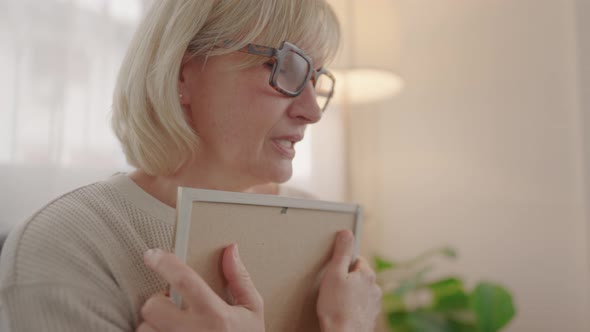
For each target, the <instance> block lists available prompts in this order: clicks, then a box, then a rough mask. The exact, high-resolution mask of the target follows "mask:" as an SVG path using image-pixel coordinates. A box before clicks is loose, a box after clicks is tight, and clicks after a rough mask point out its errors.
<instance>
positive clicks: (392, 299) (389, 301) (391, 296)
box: [381, 292, 406, 312]
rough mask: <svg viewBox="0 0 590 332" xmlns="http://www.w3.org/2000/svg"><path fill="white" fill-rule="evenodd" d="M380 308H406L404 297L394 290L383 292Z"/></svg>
mask: <svg viewBox="0 0 590 332" xmlns="http://www.w3.org/2000/svg"><path fill="white" fill-rule="evenodd" d="M381 308H382V309H383V311H385V312H396V311H403V310H405V309H406V305H405V303H404V299H403V298H402V297H401V296H398V295H397V294H395V293H394V292H389V293H386V294H383V298H382V299H381Z"/></svg>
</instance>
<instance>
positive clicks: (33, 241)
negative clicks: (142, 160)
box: [0, 174, 175, 332]
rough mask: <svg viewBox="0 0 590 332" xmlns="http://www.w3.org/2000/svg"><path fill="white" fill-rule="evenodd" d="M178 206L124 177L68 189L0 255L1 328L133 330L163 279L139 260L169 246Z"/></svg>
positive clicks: (163, 286)
mask: <svg viewBox="0 0 590 332" xmlns="http://www.w3.org/2000/svg"><path fill="white" fill-rule="evenodd" d="M174 221H175V210H174V209H173V208H171V207H169V206H167V205H165V204H164V203H162V202H160V201H158V200H157V199H155V198H154V197H152V196H150V195H149V194H147V193H146V192H144V191H143V190H142V189H141V188H140V187H139V186H137V185H136V184H135V183H134V182H133V181H132V180H131V179H129V178H128V177H127V176H126V175H123V174H119V175H115V176H113V177H112V178H110V179H108V180H107V181H104V182H98V183H95V184H91V185H88V186H85V187H82V188H80V189H77V190H74V191H72V192H70V193H67V194H65V195H63V196H61V197H59V198H58V199H56V200H54V201H53V202H51V203H49V204H48V205H47V206H45V207H43V208H42V209H41V210H40V211H38V212H37V213H35V214H34V215H33V216H32V217H31V218H30V219H29V220H27V221H26V222H24V223H22V224H20V225H18V226H17V227H16V229H14V230H13V231H12V232H11V234H10V236H9V237H8V239H7V242H6V244H5V246H4V248H3V250H2V256H1V258H0V331H19V332H20V331H86V332H89V331H132V330H134V329H135V328H136V327H137V325H138V323H139V321H140V316H139V310H140V309H141V306H142V305H143V303H144V302H145V300H146V299H147V298H148V297H149V296H151V295H152V294H154V293H156V292H159V291H163V290H165V289H166V284H165V283H164V281H163V280H162V279H160V278H159V277H158V276H157V275H156V274H154V273H153V272H151V271H150V270H149V269H148V268H147V267H146V266H145V265H144V264H143V258H142V257H143V253H144V252H145V251H146V250H147V249H149V248H163V249H167V250H170V248H171V245H172V236H173V232H174Z"/></svg>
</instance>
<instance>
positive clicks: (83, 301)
mask: <svg viewBox="0 0 590 332" xmlns="http://www.w3.org/2000/svg"><path fill="white" fill-rule="evenodd" d="M125 312H126V308H125V307H124V306H123V305H122V304H121V302H120V301H117V300H116V299H115V298H112V297H109V296H108V295H106V294H104V293H98V292H96V291H92V290H83V289H78V288H75V287H72V286H70V285H61V284H31V285H28V284H27V285H13V286H9V287H7V288H5V289H3V290H2V291H1V293H0V314H1V316H0V321H1V322H2V323H0V324H1V325H0V330H1V331H64V332H67V331H117V332H122V331H131V330H132V327H131V326H130V324H129V321H128V319H127V317H126V315H125Z"/></svg>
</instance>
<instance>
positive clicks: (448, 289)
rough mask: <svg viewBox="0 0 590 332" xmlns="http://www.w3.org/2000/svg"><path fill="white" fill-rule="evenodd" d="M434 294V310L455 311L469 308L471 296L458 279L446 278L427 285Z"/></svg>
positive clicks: (432, 306)
mask: <svg viewBox="0 0 590 332" xmlns="http://www.w3.org/2000/svg"><path fill="white" fill-rule="evenodd" d="M426 286H427V287H428V288H429V289H430V291H431V293H432V305H431V308H432V309H433V310H440V311H454V310H465V309H468V308H469V296H468V295H467V293H466V292H465V289H464V288H463V282H462V281H461V280H460V279H458V278H446V279H441V280H437V281H435V282H431V283H429V284H427V285H426Z"/></svg>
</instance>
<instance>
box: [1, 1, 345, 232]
mask: <svg viewBox="0 0 590 332" xmlns="http://www.w3.org/2000/svg"><path fill="white" fill-rule="evenodd" d="M149 1H150V0H143V1H142V0H125V1H120V0H9V1H6V0H5V1H2V2H0V73H1V74H0V186H1V187H2V189H3V190H1V191H0V209H1V211H2V213H0V233H2V232H6V231H7V230H8V229H10V228H11V227H12V226H13V225H14V224H15V223H16V222H19V221H21V220H23V219H25V218H26V217H27V216H28V215H30V214H31V213H33V212H34V211H35V210H36V209H38V208H40V207H42V206H43V205H44V204H45V203H47V202H48V201H49V200H50V199H52V198H54V197H56V196H57V195H59V194H61V193H64V192H66V191H68V190H71V189H73V188H75V187H78V186H81V185H84V184H87V183H90V182H93V181H97V180H101V179H104V178H106V177H108V176H109V175H110V174H112V173H114V172H116V171H127V170H129V169H130V168H129V167H128V166H127V165H126V162H125V158H124V156H123V154H122V152H121V150H120V147H119V144H118V142H117V141H116V138H115V137H114V135H113V134H112V132H111V129H110V126H109V118H110V108H111V106H110V105H111V96H112V92H113V89H114V84H115V80H116V75H117V72H118V69H119V65H120V63H121V61H122V59H123V56H124V54H125V51H126V48H127V45H128V43H129V41H130V39H131V37H132V34H133V32H134V29H135V27H136V24H137V23H138V20H139V19H140V17H141V15H142V13H143V12H144V11H145V8H146V6H147V3H148V2H149ZM331 116H332V117H337V116H336V115H331ZM333 121H335V122H333V123H332V124H322V125H320V127H318V128H316V129H314V131H315V132H316V133H315V134H314V133H312V132H308V134H309V135H308V136H309V137H308V138H307V139H306V141H305V142H302V144H301V146H300V147H299V150H298V157H297V158H296V160H295V169H296V172H295V174H294V177H293V179H292V180H291V182H290V184H291V185H293V186H296V187H300V188H302V189H305V190H308V191H312V192H315V193H316V194H317V195H318V196H319V197H320V198H325V199H339V198H342V197H344V196H343V195H344V194H343V192H342V188H343V186H342V181H341V176H342V174H343V173H342V171H341V170H340V171H339V170H337V169H335V168H334V167H333V166H330V165H334V164H339V163H340V161H341V160H342V159H341V156H342V153H341V150H342V148H337V146H338V144H341V143H340V142H338V141H337V139H335V137H336V138H337V137H338V136H339V135H340V133H339V131H338V130H339V129H338V128H339V127H338V123H339V121H338V120H337V119H336V120H333ZM322 122H324V121H322ZM335 124H336V126H334V125H335ZM311 136H314V137H321V138H322V139H318V140H317V144H312V142H311ZM328 144H330V145H328ZM338 153H340V155H338ZM322 160H328V162H327V163H326V162H324V161H322ZM318 165H321V166H318ZM326 165H327V166H326ZM314 169H315V171H314Z"/></svg>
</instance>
